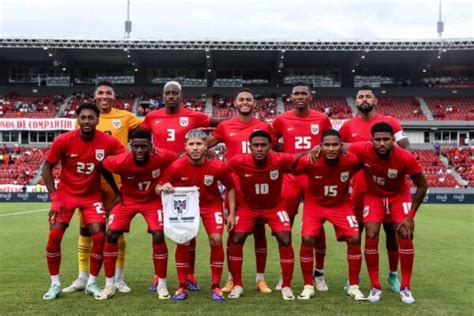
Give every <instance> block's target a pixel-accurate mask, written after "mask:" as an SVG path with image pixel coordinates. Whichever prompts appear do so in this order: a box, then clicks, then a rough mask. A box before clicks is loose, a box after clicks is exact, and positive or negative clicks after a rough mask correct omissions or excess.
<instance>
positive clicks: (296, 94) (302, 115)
mask: <svg viewBox="0 0 474 316" xmlns="http://www.w3.org/2000/svg"><path fill="white" fill-rule="evenodd" d="M291 102H292V104H293V105H294V107H295V109H294V111H288V112H286V113H283V114H280V115H278V116H277V117H276V119H275V121H274V122H273V129H274V131H275V133H276V135H277V137H278V138H280V137H281V138H283V151H284V152H286V153H290V154H296V153H302V152H305V151H309V150H310V149H311V148H313V147H314V146H316V145H318V144H319V143H320V142H321V135H322V133H323V132H324V131H326V130H328V129H330V128H332V125H331V121H330V120H329V119H328V117H327V116H326V115H325V114H323V113H321V112H318V111H315V110H311V109H310V108H309V103H310V102H311V90H310V88H309V86H308V85H306V84H304V83H297V84H295V85H294V86H293V90H292V92H291ZM283 180H284V181H283V191H282V198H283V200H285V203H286V210H287V212H288V215H289V216H290V219H291V223H292V224H293V221H294V218H295V216H296V214H297V213H298V208H299V205H300V201H301V199H302V198H303V194H304V191H305V188H306V177H305V176H304V175H303V176H294V175H292V174H285V176H284V178H283ZM317 237H318V238H317V239H316V242H315V244H314V253H315V256H316V269H315V271H314V282H315V283H316V289H317V290H318V291H327V290H328V287H327V285H326V282H325V280H324V256H325V254H326V234H325V232H324V227H321V230H320V231H319V235H318V236H317ZM276 289H277V290H278V289H281V279H280V281H279V282H278V285H277V287H276Z"/></svg>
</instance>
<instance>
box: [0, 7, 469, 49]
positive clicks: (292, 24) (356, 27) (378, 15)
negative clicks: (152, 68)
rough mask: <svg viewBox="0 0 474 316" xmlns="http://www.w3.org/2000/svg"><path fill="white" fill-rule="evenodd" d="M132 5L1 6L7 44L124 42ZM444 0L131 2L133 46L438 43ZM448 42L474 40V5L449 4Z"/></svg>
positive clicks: (1, 33) (0, 29) (0, 23)
mask: <svg viewBox="0 0 474 316" xmlns="http://www.w3.org/2000/svg"><path fill="white" fill-rule="evenodd" d="M126 3H127V0H0V37H22V38H98V39H120V38H123V36H124V21H125V19H126ZM438 5H439V1H438V0H398V1H395V0H390V1H388V0H379V1H347V0H332V1H318V0H267V1H264V0H253V1H249V0H194V1H193V0H172V1H165V0H131V20H132V22H133V30H132V33H131V38H132V39H177V40H183V39H194V40H196V39H217V40H232V39H242V40H302V41H314V40H344V39H358V40H374V39H430V38H437V36H438V35H437V32H436V22H437V21H438V12H439V10H438ZM442 12H443V20H444V22H445V32H444V34H443V37H444V38H472V37H474V1H472V0H444V1H443V9H442Z"/></svg>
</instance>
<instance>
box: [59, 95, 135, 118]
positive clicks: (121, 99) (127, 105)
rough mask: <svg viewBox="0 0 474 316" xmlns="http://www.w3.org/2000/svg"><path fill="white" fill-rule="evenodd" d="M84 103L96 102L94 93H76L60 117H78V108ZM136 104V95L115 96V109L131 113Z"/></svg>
mask: <svg viewBox="0 0 474 316" xmlns="http://www.w3.org/2000/svg"><path fill="white" fill-rule="evenodd" d="M84 102H94V98H93V95H92V93H74V94H73V95H72V96H71V99H70V100H69V102H68V104H67V105H66V107H65V108H64V110H63V111H62V113H59V116H61V117H76V109H77V107H78V106H79V104H81V103H84ZM134 102H135V95H134V94H117V95H116V96H115V102H114V107H116V108H118V109H120V110H127V111H130V112H131V111H132V108H133V103H134Z"/></svg>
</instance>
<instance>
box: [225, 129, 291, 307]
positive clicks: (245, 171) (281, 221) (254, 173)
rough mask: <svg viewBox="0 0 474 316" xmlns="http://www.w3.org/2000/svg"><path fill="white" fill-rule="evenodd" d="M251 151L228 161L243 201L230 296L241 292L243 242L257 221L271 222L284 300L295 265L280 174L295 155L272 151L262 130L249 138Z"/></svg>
mask: <svg viewBox="0 0 474 316" xmlns="http://www.w3.org/2000/svg"><path fill="white" fill-rule="evenodd" d="M249 141H250V152H251V154H242V155H238V156H235V157H233V158H232V159H230V161H229V163H228V164H229V169H230V170H231V171H233V172H234V173H235V174H236V175H237V176H238V177H239V184H240V191H241V192H242V201H239V203H240V202H241V203H240V204H239V212H238V213H239V214H238V220H237V224H236V226H235V228H234V234H233V235H232V243H231V246H230V254H229V268H230V271H231V272H232V276H233V278H234V287H233V288H232V291H231V292H230V294H229V298H233V299H237V298H239V297H240V296H241V295H242V294H243V292H244V289H243V285H242V260H243V249H242V248H243V245H244V243H245V239H246V238H247V235H249V234H250V233H251V232H252V231H253V228H254V226H255V224H256V222H257V221H262V220H263V221H264V222H266V223H268V224H269V225H270V228H271V230H272V234H273V235H274V236H275V237H276V239H277V241H278V245H279V252H280V266H281V271H282V275H283V285H282V290H281V294H282V296H283V299H284V300H294V299H295V297H294V295H293V291H292V290H291V279H292V276H293V268H294V252H293V247H292V246H291V223H290V218H289V217H288V214H287V213H286V207H285V203H284V201H283V199H282V198H281V190H282V184H283V174H284V173H285V172H287V171H289V169H290V168H291V166H292V164H293V162H294V160H295V159H294V156H293V155H291V154H286V153H274V152H271V147H272V145H271V141H272V140H271V136H270V134H269V133H267V132H265V131H255V132H253V133H252V134H251V135H250V137H249Z"/></svg>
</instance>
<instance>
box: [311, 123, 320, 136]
mask: <svg viewBox="0 0 474 316" xmlns="http://www.w3.org/2000/svg"><path fill="white" fill-rule="evenodd" d="M311 134H313V135H318V134H319V124H311Z"/></svg>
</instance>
